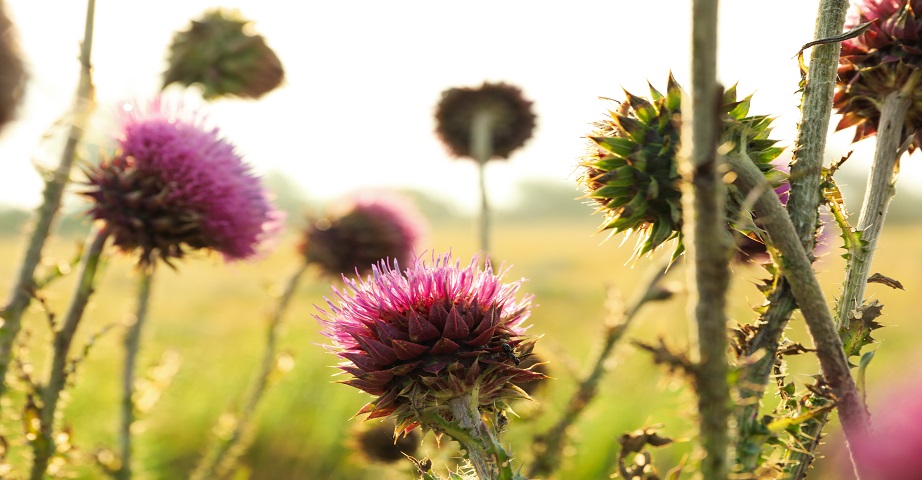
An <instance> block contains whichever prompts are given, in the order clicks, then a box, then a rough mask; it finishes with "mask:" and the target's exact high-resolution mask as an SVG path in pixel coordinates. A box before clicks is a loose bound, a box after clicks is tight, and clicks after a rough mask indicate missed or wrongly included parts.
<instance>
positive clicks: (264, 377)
mask: <svg viewBox="0 0 922 480" xmlns="http://www.w3.org/2000/svg"><path fill="white" fill-rule="evenodd" d="M307 267H308V264H307V263H303V264H301V265H300V266H298V269H297V270H296V271H295V273H294V274H293V275H292V276H291V278H289V279H288V283H287V284H286V286H285V291H284V292H283V293H282V295H281V297H279V299H278V304H277V305H276V306H275V308H274V309H273V311H272V314H271V315H270V317H269V321H268V322H267V325H266V350H265V351H264V352H263V357H262V362H261V363H260V369H259V371H258V372H257V374H256V378H255V379H254V381H253V385H252V386H251V387H250V390H249V392H248V393H247V395H246V400H245V401H244V406H243V408H242V409H241V410H240V412H238V413H237V414H236V417H237V421H236V422H235V424H234V429H233V431H231V432H230V434H229V435H227V436H226V437H225V438H223V439H222V438H215V439H214V443H213V445H212V447H211V448H210V449H209V450H208V452H207V453H206V454H205V456H204V457H203V458H202V461H201V463H200V464H199V465H198V467H196V468H195V471H194V472H193V473H192V476H191V478H192V479H193V480H206V479H214V478H225V477H230V476H231V474H233V473H234V466H235V462H236V460H237V458H239V456H240V454H242V453H243V450H244V449H245V448H246V447H247V444H246V442H243V441H242V440H243V438H244V437H245V434H246V433H247V430H248V429H249V428H250V427H251V423H252V418H253V414H254V413H255V412H256V407H257V405H258V404H259V400H260V399H261V398H262V396H263V393H265V391H266V387H267V386H268V383H269V377H270V375H271V374H272V372H273V371H275V370H276V364H277V361H278V360H277V358H276V352H277V350H278V346H277V344H278V335H279V326H280V324H281V323H282V318H283V317H284V315H285V311H286V310H287V309H288V304H289V303H291V298H292V297H293V296H294V293H295V290H296V289H297V286H298V283H299V282H300V280H301V278H302V277H303V276H304V273H305V272H306V271H307Z"/></svg>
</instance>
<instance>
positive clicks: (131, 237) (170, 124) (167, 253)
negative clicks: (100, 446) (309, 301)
mask: <svg viewBox="0 0 922 480" xmlns="http://www.w3.org/2000/svg"><path fill="white" fill-rule="evenodd" d="M117 141H118V149H117V151H116V152H115V155H114V156H113V157H112V158H110V159H107V160H104V161H103V162H102V163H100V164H99V165H97V166H93V167H90V168H88V169H87V172H86V175H87V189H86V190H85V191H84V192H83V195H85V196H86V197H87V198H89V199H90V200H91V201H92V207H91V208H90V210H89V215H90V216H92V217H93V218H94V219H96V220H97V221H98V222H99V223H100V224H101V225H102V227H101V228H102V231H104V232H105V234H106V235H107V236H109V237H111V239H112V243H113V244H114V246H115V247H117V248H118V249H119V250H121V251H123V252H125V253H127V254H130V255H136V256H137V259H138V262H137V263H138V269H139V273H140V290H139V298H138V309H137V312H136V315H135V318H134V321H133V322H132V323H131V324H130V325H129V328H128V332H127V333H126V336H125V351H126V359H125V371H124V377H123V391H122V424H121V432H120V442H121V445H120V447H121V448H120V449H121V467H120V469H119V470H118V471H117V472H116V476H117V478H129V477H130V475H131V433H130V428H131V424H132V423H133V422H134V409H135V405H134V402H133V399H132V396H133V393H134V370H135V359H136V356H137V353H138V349H139V344H140V334H141V327H142V325H143V322H144V320H145V317H146V312H147V304H148V300H149V296H150V289H151V282H152V279H153V275H154V271H155V269H156V266H157V263H159V262H163V263H165V264H166V265H168V266H170V267H174V268H175V264H174V263H175V262H176V261H177V260H180V259H183V258H184V257H185V256H186V254H187V253H189V252H191V251H198V250H205V251H213V252H217V253H219V254H221V255H222V256H223V257H224V259H225V260H227V261H234V260H243V259H248V258H253V257H254V256H256V255H257V254H258V253H259V252H260V245H261V244H262V242H263V241H265V240H267V239H268V238H269V237H271V236H272V235H274V234H275V233H276V232H277V231H278V229H279V227H280V221H281V218H282V217H281V214H280V213H279V212H277V211H276V210H275V208H274V207H273V206H272V204H271V202H270V201H269V199H268V194H267V192H266V191H265V190H264V189H263V187H262V185H261V182H260V180H259V178H258V177H257V176H256V175H254V174H253V173H252V171H251V170H250V167H249V166H248V165H247V164H246V163H244V162H243V160H242V159H241V157H240V155H239V154H238V153H237V152H236V151H235V148H234V146H233V144H231V143H230V142H228V141H227V140H225V139H224V138H222V137H221V135H220V133H219V131H218V130H217V129H215V128H210V127H208V126H207V125H206V119H205V118H204V117H203V116H201V115H200V114H198V113H196V112H194V111H192V110H189V109H184V108H182V107H180V106H174V105H169V104H167V103H165V102H164V101H163V100H162V99H159V98H158V99H156V100H154V101H152V102H151V103H150V104H147V105H139V104H126V105H124V111H123V112H122V116H121V119H120V131H119V134H118V137H117ZM46 406H47V405H46ZM51 408H53V407H51ZM50 418H52V417H49V419H50Z"/></svg>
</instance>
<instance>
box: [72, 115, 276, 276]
mask: <svg viewBox="0 0 922 480" xmlns="http://www.w3.org/2000/svg"><path fill="white" fill-rule="evenodd" d="M117 141H118V145H119V148H118V150H117V152H116V154H115V156H114V157H113V158H112V159H110V160H108V161H103V162H102V163H101V164H100V165H98V166H96V167H92V168H90V169H89V170H88V172H87V177H88V183H89V186H90V190H88V191H86V192H84V195H86V196H87V197H89V198H91V199H92V200H93V201H94V205H93V207H92V208H91V209H90V211H89V214H90V215H91V216H92V217H93V218H95V219H97V220H102V221H104V222H105V223H106V224H107V226H108V228H109V229H110V232H111V235H112V237H113V238H114V243H115V245H116V246H118V247H119V248H120V249H122V250H123V251H126V252H130V251H134V250H141V256H140V263H141V264H150V263H152V262H153V261H154V260H155V259H156V258H158V257H159V258H160V259H162V260H164V261H165V262H167V264H169V262H170V259H173V258H181V257H183V255H184V253H185V251H186V250H188V249H193V250H195V249H210V250H214V251H217V252H219V253H221V254H222V255H223V256H224V258H225V260H240V259H246V258H251V257H253V256H254V255H256V254H257V251H258V248H259V246H260V244H261V243H262V242H263V241H264V240H267V239H268V238H269V237H270V236H272V235H274V234H275V233H277V232H278V230H279V229H280V226H281V220H282V214H281V213H280V212H278V211H277V210H275V208H274V207H273V206H272V204H271V202H270V201H269V199H268V195H267V192H266V191H265V190H264V189H263V187H262V185H261V183H260V180H259V178H258V177H256V176H255V175H254V174H253V173H252V172H251V169H250V167H249V166H248V165H247V164H245V163H244V162H243V160H242V159H241V158H240V155H238V154H237V153H236V152H235V150H234V146H233V145H232V144H231V143H230V142H228V141H227V140H225V139H223V138H221V136H220V135H219V132H218V130H217V129H215V128H211V129H209V128H206V127H205V125H204V120H203V118H202V117H201V116H200V115H197V114H196V113H195V112H188V111H184V110H183V109H182V108H170V107H168V106H167V105H165V104H164V103H163V101H162V100H161V99H159V98H158V99H155V100H154V101H152V102H151V103H150V104H148V105H146V106H139V105H134V104H129V105H126V106H125V113H124V114H123V115H122V117H121V119H120V132H119V135H118V137H117Z"/></svg>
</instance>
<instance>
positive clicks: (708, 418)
mask: <svg viewBox="0 0 922 480" xmlns="http://www.w3.org/2000/svg"><path fill="white" fill-rule="evenodd" d="M717 10H718V2H717V0H694V1H693V2H692V70H691V82H692V89H691V98H690V100H691V101H690V102H689V107H690V108H689V109H688V110H686V111H685V112H684V113H685V120H684V121H683V122H682V145H683V147H682V149H683V151H682V155H681V156H680V163H679V167H680V170H681V173H682V177H683V182H682V187H683V190H682V211H683V212H684V218H683V222H684V225H685V226H684V227H683V230H684V232H683V234H684V237H685V239H686V245H687V246H688V247H689V248H688V250H687V252H686V256H687V265H688V267H689V268H688V270H687V273H688V281H687V284H688V293H689V298H688V313H689V317H690V318H694V320H695V327H696V328H693V329H692V332H693V333H692V339H691V342H692V344H693V345H695V347H696V348H694V349H693V352H694V353H695V356H696V357H697V358H694V360H695V362H696V363H697V368H695V387H696V390H697V394H698V414H699V417H700V418H699V433H700V436H701V446H702V448H703V449H704V453H705V455H704V458H703V459H702V460H701V474H702V475H703V476H704V478H707V479H715V480H716V479H725V478H727V474H728V472H729V455H728V453H729V446H730V431H729V417H730V385H729V383H728V382H727V374H728V373H729V368H730V367H729V363H728V359H727V316H726V295H727V287H728V285H729V281H730V270H729V265H728V264H729V251H730V245H728V237H727V235H726V217H725V216H724V211H725V206H724V204H725V201H726V200H725V199H726V189H725V187H724V184H723V182H722V180H721V175H720V173H719V172H720V169H721V165H720V164H721V163H722V162H721V161H720V159H719V158H718V156H717V139H718V138H719V136H720V135H719V132H720V128H721V125H720V118H719V117H718V115H717V108H716V107H717V105H719V103H720V101H721V97H722V95H720V94H721V91H720V87H719V85H718V84H717V77H716V75H717V36H716V34H715V32H716V31H717Z"/></svg>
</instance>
